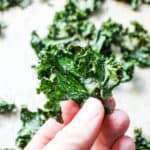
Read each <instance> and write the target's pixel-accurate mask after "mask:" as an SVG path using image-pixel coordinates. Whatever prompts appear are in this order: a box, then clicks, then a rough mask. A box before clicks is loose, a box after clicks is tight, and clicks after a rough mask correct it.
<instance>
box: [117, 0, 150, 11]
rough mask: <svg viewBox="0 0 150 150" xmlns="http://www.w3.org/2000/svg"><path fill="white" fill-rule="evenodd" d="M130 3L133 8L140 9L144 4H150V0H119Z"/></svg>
mask: <svg viewBox="0 0 150 150" xmlns="http://www.w3.org/2000/svg"><path fill="white" fill-rule="evenodd" d="M117 1H123V2H126V3H129V4H130V5H131V7H132V9H133V10H138V9H139V7H140V6H141V5H142V4H150V0H117Z"/></svg>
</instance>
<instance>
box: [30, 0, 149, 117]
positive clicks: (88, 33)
mask: <svg viewBox="0 0 150 150" xmlns="http://www.w3.org/2000/svg"><path fill="white" fill-rule="evenodd" d="M80 6H81V5H80ZM72 7H73V8H72ZM70 8H71V9H70ZM96 9H97V7H95V11H96ZM90 13H91V12H90ZM90 13H89V14H90ZM82 14H85V15H82ZM89 14H88V13H87V11H85V9H81V8H79V6H78V5H77V4H76V5H75V4H74V1H69V2H68V3H67V4H66V6H65V9H64V10H63V11H61V12H58V13H56V16H55V17H54V22H53V24H52V25H51V26H50V27H49V33H48V35H47V36H46V37H45V38H43V39H41V38H40V37H39V36H38V34H37V33H36V32H35V31H34V32H33V34H32V41H31V45H32V47H33V48H34V50H35V52H36V54H37V56H38V58H39V65H38V66H36V67H35V68H36V70H37V74H38V79H39V81H40V86H39V88H38V89H37V91H38V93H40V92H43V93H44V94H45V95H46V96H47V99H48V101H47V103H46V104H45V108H46V109H50V110H51V113H52V116H54V117H56V118H57V117H58V116H60V109H58V107H59V102H60V101H61V100H66V99H73V100H75V101H76V102H78V103H79V104H82V103H83V102H84V100H85V99H86V98H87V97H90V96H94V97H97V98H100V99H103V100H104V99H107V98H108V97H110V96H112V90H113V89H114V88H115V87H116V86H118V85H119V84H120V83H122V82H127V81H129V80H131V79H132V77H133V73H134V67H135V66H139V67H149V66H150V65H149V64H150V49H149V43H150V38H149V36H150V34H149V32H148V31H147V30H145V29H144V28H143V27H142V25H141V24H139V23H138V22H132V25H133V29H129V28H124V27H123V26H122V25H121V24H119V23H117V22H114V21H112V20H111V19H108V20H107V21H105V22H104V23H103V24H102V26H101V28H100V29H96V27H95V25H94V24H92V23H91V22H89V21H88V17H89ZM83 16H84V17H83ZM81 45H82V46H81ZM116 50H117V51H119V54H118V52H116ZM55 108H56V109H55ZM57 110H58V113H57V112H56V111H57ZM56 114H57V115H56ZM58 114H59V115H58Z"/></svg>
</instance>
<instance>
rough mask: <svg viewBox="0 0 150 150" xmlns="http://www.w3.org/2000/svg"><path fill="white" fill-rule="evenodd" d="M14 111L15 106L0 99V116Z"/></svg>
mask: <svg viewBox="0 0 150 150" xmlns="http://www.w3.org/2000/svg"><path fill="white" fill-rule="evenodd" d="M15 109H16V106H15V104H9V103H8V102H6V101H4V100H3V99H1V98H0V114H1V113H9V112H13V111H14V110H15Z"/></svg>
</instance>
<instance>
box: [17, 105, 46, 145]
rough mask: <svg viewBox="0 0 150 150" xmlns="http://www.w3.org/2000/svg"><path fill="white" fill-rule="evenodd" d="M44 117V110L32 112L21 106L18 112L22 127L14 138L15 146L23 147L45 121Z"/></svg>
mask: <svg viewBox="0 0 150 150" xmlns="http://www.w3.org/2000/svg"><path fill="white" fill-rule="evenodd" d="M46 118H47V117H46V114H45V112H44V111H42V110H41V109H38V110H37V111H36V112H32V111H30V110H28V109H27V108H26V107H23V108H22V109H21V113H20V119H21V121H22V128H21V129H20V130H19V131H18V137H17V139H16V144H17V146H19V147H21V148H24V147H25V146H26V145H27V144H28V142H29V141H30V140H31V138H32V137H33V135H34V134H35V133H36V132H37V130H38V129H39V127H40V126H41V125H42V124H43V123H44V122H45V120H46Z"/></svg>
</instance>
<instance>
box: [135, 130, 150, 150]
mask: <svg viewBox="0 0 150 150" xmlns="http://www.w3.org/2000/svg"><path fill="white" fill-rule="evenodd" d="M134 139H135V145H136V150H150V139H147V138H145V137H144V136H143V132H142V129H138V128H137V129H135V130H134Z"/></svg>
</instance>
